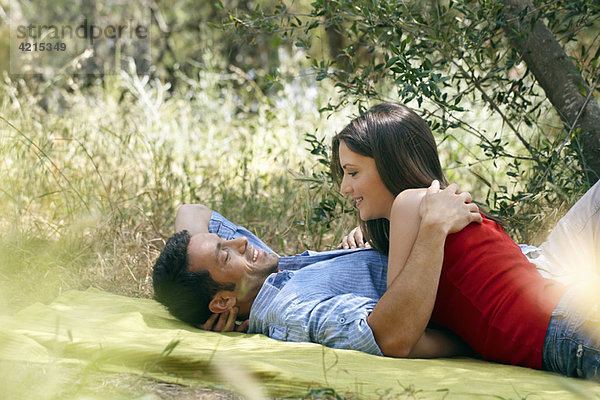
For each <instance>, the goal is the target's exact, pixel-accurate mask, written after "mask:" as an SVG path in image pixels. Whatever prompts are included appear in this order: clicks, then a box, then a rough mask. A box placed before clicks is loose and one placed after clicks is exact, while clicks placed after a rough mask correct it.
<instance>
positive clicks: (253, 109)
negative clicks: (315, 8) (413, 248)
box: [0, 52, 501, 398]
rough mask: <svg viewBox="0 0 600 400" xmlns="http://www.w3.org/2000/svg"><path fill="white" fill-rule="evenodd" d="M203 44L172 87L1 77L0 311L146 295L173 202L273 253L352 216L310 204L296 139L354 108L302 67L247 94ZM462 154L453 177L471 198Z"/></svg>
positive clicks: (307, 169) (316, 193) (134, 80)
mask: <svg viewBox="0 0 600 400" xmlns="http://www.w3.org/2000/svg"><path fill="white" fill-rule="evenodd" d="M211 56H212V55H211V54H209V53H208V52H207V54H205V57H206V60H204V61H205V64H206V65H208V67H207V68H206V69H205V70H203V71H201V72H200V73H199V75H198V76H195V77H180V78H181V79H180V80H179V81H178V82H177V86H176V87H175V88H171V87H170V85H169V84H167V83H165V82H161V81H158V80H149V79H147V78H144V77H139V76H137V75H136V74H135V71H134V70H133V69H132V68H130V69H128V70H127V71H122V73H121V74H120V75H113V76H105V77H104V79H103V80H98V81H95V82H92V83H91V84H88V83H84V81H78V80H77V79H74V78H72V77H71V75H69V71H68V70H67V71H65V72H64V73H63V74H62V75H57V76H56V77H54V78H53V79H52V81H51V82H50V83H45V82H42V81H37V80H36V79H35V78H34V77H28V78H27V79H26V80H22V79H16V78H15V79H13V78H10V77H9V76H8V75H4V78H3V81H2V82H1V83H0V206H1V207H2V210H3V212H2V213H0V314H3V313H12V312H14V311H16V310H19V309H21V308H23V307H25V306H27V305H28V304H31V303H33V302H37V301H41V302H49V301H51V300H52V299H53V298H55V297H56V296H57V295H58V294H60V293H61V292H62V291H65V290H68V289H73V288H74V289H85V288H88V287H96V288H99V289H102V290H106V291H109V292H113V293H117V294H122V295H126V296H133V297H146V298H147V297H151V296H152V288H151V287H152V285H151V274H152V266H153V263H154V261H155V259H156V257H157V256H158V253H159V251H160V249H161V248H162V245H163V244H164V242H165V240H166V239H167V238H168V237H169V236H170V235H171V234H172V230H173V222H174V216H175V210H176V208H177V206H178V205H180V204H182V203H196V202H199V203H204V204H207V205H208V206H210V207H211V208H213V209H215V210H217V211H219V212H221V213H222V214H224V215H225V216H227V217H228V218H230V219H231V220H233V221H235V222H237V223H240V224H243V225H246V226H247V227H250V228H251V229H252V230H254V231H255V232H256V233H257V234H258V235H259V236H260V237H261V238H263V239H264V240H265V242H267V243H269V244H270V245H271V246H272V247H273V248H274V250H275V251H277V252H279V253H281V254H295V253H297V252H301V251H303V250H305V249H306V248H312V249H327V248H330V247H332V246H335V245H336V244H337V242H338V240H339V238H340V237H341V235H342V233H343V232H346V231H347V230H348V229H349V228H350V227H352V226H354V224H355V223H354V221H353V218H352V217H351V216H349V215H345V216H341V217H339V218H337V219H335V220H333V221H332V222H331V225H327V224H326V223H325V222H327V221H326V218H325V220H324V219H323V216H322V215H321V216H320V215H319V214H318V213H316V211H315V207H319V204H320V202H321V201H322V200H323V199H324V198H327V197H328V196H329V193H328V190H329V189H330V188H328V187H323V186H322V185H320V184H319V182H318V180H317V181H314V180H312V179H311V177H312V174H313V172H312V171H317V172H318V171H319V170H320V169H322V168H323V166H322V165H321V164H320V163H319V161H318V158H319V156H318V155H315V154H311V152H310V151H308V150H307V147H309V146H308V144H307V142H306V141H305V138H306V135H307V134H315V133H316V134H317V136H318V137H323V136H325V137H328V136H330V135H331V134H333V133H334V132H335V131H336V130H339V128H340V127H342V126H343V125H345V123H346V122H347V121H348V116H349V115H350V114H351V113H352V112H353V110H350V109H347V110H343V111H341V112H338V113H336V114H334V115H332V116H327V115H322V114H319V112H318V109H319V107H321V106H324V105H326V104H327V102H328V101H329V99H330V97H334V96H335V94H334V92H333V89H331V88H327V87H326V86H325V85H322V86H320V87H319V89H318V90H317V89H316V86H315V83H314V82H313V78H312V77H311V76H308V77H306V78H296V79H295V80H293V81H290V82H284V83H283V84H282V85H279V86H278V87H276V88H275V89H273V92H272V93H267V94H259V93H256V90H257V89H256V88H255V87H253V86H251V85H249V84H248V82H247V81H246V80H247V79H248V77H247V76H245V75H244V74H239V73H236V72H235V71H233V72H232V71H227V72H222V71H220V70H218V69H217V68H216V67H215V68H211V67H210V65H211V62H210V59H211ZM297 62H298V60H297V59H294V58H291V59H290V60H289V63H290V64H294V63H297ZM282 68H283V67H282ZM458 143H459V145H458V147H457V142H456V141H454V142H452V141H446V142H445V143H444V144H443V146H445V147H443V149H446V150H447V154H452V159H458V160H463V161H464V160H466V158H465V157H463V156H461V151H462V152H464V153H465V154H468V153H470V152H471V149H470V146H471V145H472V144H469V140H468V139H467V138H463V141H462V142H460V141H459V142H458ZM442 151H444V150H442ZM451 152H453V153H451ZM466 165H467V163H466V162H464V163H463V164H462V167H461V166H458V167H455V168H453V169H452V170H451V172H450V174H449V177H450V179H451V180H458V181H461V182H465V181H466V182H467V183H466V184H467V185H470V187H467V189H469V190H471V191H474V192H475V194H476V197H477V193H478V189H477V186H476V185H477V180H476V178H474V177H473V176H472V175H471V174H469V172H468V168H467V167H466ZM492 173H494V172H493V171H492ZM495 173H497V174H498V177H497V179H498V180H501V178H500V177H499V175H500V174H501V171H496V172H495ZM299 177H300V178H305V179H298V178H299ZM479 193H480V194H481V193H482V192H479ZM117 380H118V381H119V382H120V383H119V384H117V386H118V387H121V388H122V387H125V386H128V385H129V383H127V382H128V381H127V379H126V378H123V379H117ZM123 382H125V383H123ZM136 382H138V383H139V380H138V381H136ZM147 386H148V384H147V383H145V384H144V385H141V386H140V388H141V389H140V390H141V391H146V390H145V389H144V388H146V387H147ZM190 390H192V389H190ZM193 390H196V389H193ZM193 390H192V391H193ZM150 391H154V392H156V391H155V390H154V389H150ZM138 393H139V392H138ZM190 393H191V392H190ZM188 394H189V393H188ZM177 395H178V396H179V397H181V395H182V393H181V392H179V393H178V394H177ZM307 396H309V397H317V398H323V397H325V398H334V397H336V395H335V394H332V393H311V394H308V395H307ZM161 397H162V396H161ZM190 397H192V395H190Z"/></svg>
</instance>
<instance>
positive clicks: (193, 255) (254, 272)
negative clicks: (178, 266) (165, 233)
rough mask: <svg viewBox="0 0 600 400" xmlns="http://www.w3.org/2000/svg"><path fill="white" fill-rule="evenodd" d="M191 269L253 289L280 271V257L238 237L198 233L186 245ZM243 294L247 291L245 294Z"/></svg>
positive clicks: (240, 286)
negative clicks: (230, 237)
mask: <svg viewBox="0 0 600 400" xmlns="http://www.w3.org/2000/svg"><path fill="white" fill-rule="evenodd" d="M187 254H188V270H189V271H192V272H193V271H200V270H206V271H208V272H209V273H210V276H211V278H212V279H213V280H215V281H216V282H219V283H235V284H236V290H242V291H250V290H253V289H254V288H256V287H260V286H262V284H263V282H264V280H265V279H266V277H267V276H269V275H270V274H271V273H273V272H277V265H278V262H279V259H278V257H277V256H276V255H275V254H273V253H267V252H265V251H264V250H261V249H255V248H254V247H253V246H251V245H249V244H248V239H246V238H245V237H239V238H236V239H232V240H225V239H222V238H221V237H219V236H218V235H216V234H214V233H199V234H196V235H194V236H192V238H191V239H190V243H189V244H188V248H187ZM242 295H244V293H242Z"/></svg>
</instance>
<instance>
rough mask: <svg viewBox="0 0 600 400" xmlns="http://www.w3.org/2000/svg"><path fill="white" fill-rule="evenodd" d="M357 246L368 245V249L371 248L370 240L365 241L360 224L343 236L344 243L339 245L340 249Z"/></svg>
mask: <svg viewBox="0 0 600 400" xmlns="http://www.w3.org/2000/svg"><path fill="white" fill-rule="evenodd" d="M357 247H366V248H367V249H370V248H371V244H370V243H369V242H366V243H365V240H364V237H363V233H362V230H361V229H360V226H357V227H356V228H354V229H352V230H351V231H350V233H348V234H347V235H346V236H344V237H343V238H342V243H340V244H339V245H338V247H337V248H338V249H344V250H347V249H355V248H357Z"/></svg>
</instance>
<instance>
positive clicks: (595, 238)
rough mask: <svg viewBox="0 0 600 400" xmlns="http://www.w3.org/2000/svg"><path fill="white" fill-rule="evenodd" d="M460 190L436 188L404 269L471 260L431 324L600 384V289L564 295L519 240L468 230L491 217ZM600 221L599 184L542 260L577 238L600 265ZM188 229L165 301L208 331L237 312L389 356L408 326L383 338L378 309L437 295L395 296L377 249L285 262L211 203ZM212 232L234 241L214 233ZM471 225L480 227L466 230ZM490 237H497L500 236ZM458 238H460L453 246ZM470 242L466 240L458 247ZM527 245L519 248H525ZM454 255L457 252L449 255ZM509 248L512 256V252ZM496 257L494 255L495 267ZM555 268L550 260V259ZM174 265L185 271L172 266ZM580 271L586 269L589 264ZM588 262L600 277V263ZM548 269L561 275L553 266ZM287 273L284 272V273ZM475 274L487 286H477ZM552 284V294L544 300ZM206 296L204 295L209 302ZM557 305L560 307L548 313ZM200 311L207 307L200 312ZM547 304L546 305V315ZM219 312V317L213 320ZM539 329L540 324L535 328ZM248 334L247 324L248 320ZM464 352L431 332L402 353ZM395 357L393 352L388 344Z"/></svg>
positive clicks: (160, 292)
mask: <svg viewBox="0 0 600 400" xmlns="http://www.w3.org/2000/svg"><path fill="white" fill-rule="evenodd" d="M455 191H456V186H455V185H451V186H450V187H449V188H447V189H445V190H444V191H439V189H437V188H436V187H435V184H434V185H432V187H430V188H429V190H428V193H427V195H426V196H425V197H424V200H423V202H422V203H421V207H420V210H419V212H420V215H421V218H422V223H421V226H420V228H419V231H418V234H417V239H416V241H415V244H414V246H413V248H412V250H411V253H410V256H409V258H408V260H407V263H406V264H405V269H409V267H410V269H411V270H418V269H419V268H420V267H424V266H427V267H431V265H433V264H441V263H442V261H441V260H442V259H443V258H446V259H447V260H452V259H457V258H462V259H463V261H461V267H460V268H453V267H443V268H441V278H440V279H441V280H440V284H439V290H438V293H437V299H435V301H436V305H435V307H434V309H433V312H432V321H433V322H437V323H439V324H441V325H443V326H445V327H448V328H450V329H452V330H453V331H454V332H455V333H458V334H459V336H460V337H461V338H463V339H465V340H466V341H467V343H469V344H470V345H471V347H473V349H474V350H475V351H476V352H477V353H479V354H480V355H482V356H483V357H484V358H485V359H490V360H494V361H500V362H505V363H510V364H516V365H522V366H529V367H533V368H538V369H540V368H543V369H550V370H554V371H557V372H561V373H563V374H565V375H568V376H583V377H587V378H591V379H600V374H599V372H600V369H599V368H598V367H599V366H600V324H599V321H598V317H599V316H600V312H598V307H599V306H600V303H598V300H599V299H598V297H597V293H596V295H595V296H596V297H595V299H591V302H588V301H587V300H588V299H586V298H585V297H584V296H582V295H583V292H582V291H581V290H579V289H580V287H578V286H577V287H572V288H571V289H573V290H571V289H569V291H568V292H567V294H565V296H563V297H562V298H561V299H560V301H559V300H558V299H559V296H560V294H561V293H564V287H563V286H561V285H560V284H558V283H557V282H556V281H551V280H545V278H542V277H540V276H539V275H537V273H535V268H534V267H532V266H531V264H529V263H527V262H526V261H525V262H523V260H522V255H521V256H520V257H519V255H518V254H516V253H515V247H516V246H515V245H514V242H512V241H509V242H510V243H508V242H506V240H504V239H503V240H502V241H498V244H499V246H496V244H495V243H496V241H495V240H496V239H494V238H493V237H488V236H489V234H488V235H487V236H486V235H484V236H481V235H479V234H478V233H476V232H479V230H478V228H477V227H476V226H475V225H471V226H469V227H467V228H466V229H464V230H462V229H463V228H464V227H466V226H467V225H469V224H470V223H471V222H475V221H476V222H480V221H481V216H480V215H479V214H478V213H477V212H472V211H469V210H468V207H467V206H466V204H465V202H466V200H467V197H468V194H463V195H460V194H456V193H455ZM475 214H476V215H475ZM211 215H212V218H211ZM599 216H600V183H599V184H596V185H595V186H594V187H593V188H592V189H590V191H588V193H586V195H584V196H583V198H582V199H581V200H580V201H579V202H578V203H577V204H576V205H575V206H574V207H573V208H572V209H571V210H570V211H569V213H567V215H566V216H565V217H564V218H563V219H562V220H561V221H560V222H559V224H558V225H557V227H556V228H555V230H554V231H553V232H552V234H551V235H550V237H549V240H548V241H547V243H545V244H544V245H543V246H542V251H541V254H542V255H541V257H542V258H544V257H546V256H548V255H550V254H552V253H551V252H548V250H552V251H553V252H554V253H555V255H556V256H557V257H558V252H557V251H556V250H557V249H556V247H561V248H562V249H564V248H565V247H569V246H565V245H568V244H569V245H571V246H576V245H577V243H578V242H582V243H583V241H585V240H588V241H589V242H590V243H591V246H580V247H577V249H578V250H579V251H580V252H581V254H575V255H571V257H570V258H572V259H579V258H581V257H583V258H582V260H583V259H584V260H587V261H588V264H589V260H597V259H598V258H597V257H596V253H597V252H598V250H599V249H598V246H597V243H600V241H599V240H600V236H599V234H600V224H598V222H599V221H600V220H599V219H598V217H599ZM198 221H202V222H201V223H198ZM488 222H489V221H488ZM181 229H189V230H190V231H191V232H192V234H193V236H191V237H190V234H189V233H187V232H181V233H178V234H176V235H175V236H174V237H173V238H172V239H171V240H169V242H168V243H167V245H166V246H165V250H164V251H163V253H162V254H161V256H160V257H159V260H158V261H157V263H156V266H155V273H154V279H155V281H154V286H155V292H156V298H157V299H158V300H159V301H161V302H163V303H164V304H165V305H167V306H168V307H169V309H170V310H171V312H172V313H173V314H174V315H175V316H177V317H179V318H181V319H182V320H184V321H187V322H190V323H192V324H196V325H198V324H202V323H204V324H203V325H202V327H203V328H205V329H211V328H216V329H222V328H223V329H224V330H232V329H233V321H234V320H235V319H236V318H238V319H241V320H245V319H247V318H249V328H248V332H250V333H263V334H266V335H268V336H270V337H273V338H275V339H280V340H287V341H312V342H317V343H321V344H324V345H326V346H330V347H338V348H347V349H354V350H360V351H364V352H367V353H371V354H378V355H382V349H383V346H382V345H381V343H385V347H386V348H389V347H390V343H391V345H392V346H394V341H395V340H399V342H401V338H402V336H403V335H404V331H405V330H406V329H407V328H406V327H405V326H394V327H393V329H388V330H386V331H385V332H384V334H385V337H383V338H382V337H381V336H379V337H377V338H375V337H374V335H373V331H372V330H371V326H370V320H372V319H373V317H374V316H375V317H376V318H379V319H381V315H376V314H378V310H380V309H383V310H387V314H386V315H385V317H388V318H389V320H390V321H393V320H394V318H393V312H394V310H395V309H396V310H397V309H398V307H396V308H394V305H395V304H396V305H397V304H399V303H400V302H402V304H404V305H405V306H404V307H403V308H404V309H405V308H406V307H412V305H411V299H414V302H415V303H419V302H420V301H421V300H422V299H420V298H419V297H428V296H425V295H423V296H418V295H414V294H413V295H411V296H406V294H405V293H404V292H402V291H398V290H396V289H397V286H396V283H397V282H401V281H402V277H403V276H398V277H397V278H396V279H394V281H393V282H392V284H391V285H390V286H389V289H388V290H387V291H386V289H385V288H386V278H385V276H386V272H387V271H386V268H385V266H386V263H387V261H386V259H385V257H384V256H382V255H380V254H378V253H376V252H374V251H373V250H368V249H354V250H351V251H350V252H348V251H333V252H325V253H311V252H307V253H306V254H303V255H300V256H295V257H282V258H280V259H279V260H277V258H276V256H274V255H273V254H270V253H268V252H266V251H265V250H267V249H268V248H266V246H265V245H264V244H263V243H262V242H260V241H259V240H258V239H256V238H255V237H254V236H253V235H251V234H249V233H248V234H249V235H248V239H246V238H243V237H240V236H242V235H244V234H245V232H247V231H245V230H244V229H243V228H239V227H236V226H235V225H233V224H231V223H229V222H228V221H226V220H224V219H223V218H222V217H221V216H220V215H218V214H217V213H212V212H211V211H210V210H208V209H207V208H205V207H202V206H186V207H183V208H181V209H180V210H179V212H178V215H177V219H176V230H181ZM207 231H210V232H214V233H217V234H219V235H222V236H224V237H225V239H221V238H218V237H217V236H216V235H214V234H213V235H211V234H208V233H205V232H207ZM469 231H470V232H471V233H470V234H464V235H463V232H469ZM457 232H458V233H457ZM489 232H490V234H491V235H492V236H494V235H495V234H494V231H489ZM563 232H564V233H565V234H566V236H567V237H565V234H563ZM450 233H456V234H455V235H452V237H449V238H448V241H447V240H446V237H447V236H448V234H450ZM488 239H490V240H492V241H493V242H490V243H488V247H489V250H490V252H489V254H488V253H485V252H482V251H481V250H482V249H481V248H480V249H479V250H477V251H473V250H472V249H474V247H471V246H472V245H474V244H475V242H477V241H481V240H484V241H485V240H488ZM459 240H462V241H464V243H463V244H462V245H456V243H457V241H459ZM249 241H250V243H249ZM501 242H506V243H504V244H501ZM553 242H558V243H553ZM448 243H450V245H448ZM445 245H446V246H445ZM445 247H446V249H445ZM516 249H517V253H519V254H520V251H519V250H518V247H516ZM444 250H446V251H447V253H448V254H447V257H444V256H446V254H444ZM505 250H506V251H509V253H510V254H509V253H506V254H505V253H503V251H505ZM567 250H568V249H567ZM491 254H493V255H491ZM544 255H546V256H544ZM565 255H566V256H567V257H568V256H569V252H567V253H565V254H563V256H562V257H560V258H561V259H563V258H564V256H565ZM490 257H493V258H494V259H495V260H494V261H493V262H491V263H490V264H487V265H486V263H487V262H488V261H490ZM546 258H547V257H546ZM482 260H483V261H482ZM277 262H278V263H279V269H277ZM445 262H446V260H444V263H445ZM564 262H565V263H567V261H566V260H565V261H564ZM550 264H551V263H547V262H544V265H545V266H548V265H550ZM173 265H179V266H180V268H174V269H172V268H171V267H172V266H173ZM519 265H520V266H519ZM181 267H182V268H181ZM438 267H440V265H438ZM573 268H579V269H581V268H582V266H574V267H573ZM583 268H584V269H587V270H588V272H589V271H594V272H595V273H596V274H597V271H598V264H597V263H592V265H591V266H588V267H583ZM590 268H591V269H590ZM549 269H550V272H552V270H553V269H554V268H553V267H551V268H549ZM277 270H279V271H280V272H278V273H274V271H277ZM554 270H555V269H554ZM178 271H179V272H178ZM519 271H521V272H522V273H523V274H524V275H520V274H519ZM532 271H533V273H532ZM202 275H203V276H205V277H208V276H211V277H212V278H213V279H214V281H213V280H207V279H199V280H201V281H202V282H205V281H207V282H209V283H203V284H204V287H203V288H202V289H196V288H195V286H194V285H193V284H191V283H190V282H192V281H194V280H195V279H196V278H197V277H198V276H202ZM534 275H537V278H536V277H535V276H534ZM473 277H475V278H473ZM588 277H590V278H592V277H593V275H588ZM596 277H597V275H596ZM474 279H475V281H479V282H482V285H481V286H477V285H473V280H474ZM540 280H542V281H540ZM590 280H591V279H590ZM463 282H470V283H468V284H464V283H463ZM532 282H533V283H535V286H536V287H538V289H540V290H537V291H536V290H532V288H531V287H530V286H529V284H530V283H532ZM498 284H500V285H503V286H502V287H503V288H506V289H508V290H509V292H510V296H506V293H507V292H500V291H496V289H497V287H498ZM594 285H595V286H592V288H597V281H596V283H595V284H594ZM169 288H170V290H168V289H169ZM545 291H549V292H552V293H553V294H552V295H551V296H550V297H545V298H542V297H538V296H539V295H542V292H545ZM207 293H208V295H207V296H206V294H207ZM390 293H394V294H392V295H391V294H390ZM201 295H205V297H204V298H203V299H201V297H202V296H201ZM434 296H435V294H434ZM515 296H516V297H515ZM185 298H188V299H189V300H188V304H189V306H186V305H185V302H184V301H183V299H185ZM434 298H435V297H434ZM544 299H545V300H544ZM556 302H558V305H556ZM551 303H552V304H551ZM182 304H184V305H183V306H181V305H182ZM555 305H556V308H554V309H553V308H549V307H554V306H555ZM180 306H181V307H180ZM195 306H196V307H195ZM376 306H377V307H376ZM521 306H524V307H526V308H522V307H521ZM194 307H195V308H196V311H194V312H190V311H189V310H190V309H192V308H194ZM539 307H542V308H543V311H541V312H539V311H536V309H537V308H539ZM207 309H208V310H207ZM506 310H509V311H506ZM211 312H212V313H214V314H213V316H212V317H210V318H209V316H210V314H211ZM390 312H391V313H392V314H390ZM217 314H219V315H220V316H219V317H217ZM550 314H551V315H550ZM524 315H527V317H523V316H524ZM217 318H218V322H217V323H216V326H214V323H215V321H216V319H217ZM207 319H208V320H207ZM548 319H549V320H550V322H548ZM498 320H500V321H501V322H502V323H507V325H508V326H504V328H506V329H501V328H502V327H503V325H498V324H497V323H495V322H497V321H498ZM204 321H206V322H204ZM531 326H534V327H535V332H534V331H532V330H531V328H530V327H531ZM239 329H240V330H243V329H245V326H244V325H242V326H241V327H240V328H239ZM380 332H381V331H380ZM398 338H400V339H398ZM542 345H543V346H542ZM464 351H465V347H464V346H463V345H462V344H461V342H460V341H457V340H455V338H453V337H452V336H450V335H448V334H446V333H445V332H441V331H436V330H433V329H426V330H425V332H424V333H423V334H422V335H421V336H420V338H419V339H418V340H417V342H416V343H415V344H414V345H413V346H411V347H410V348H400V350H398V351H394V353H393V354H391V355H393V356H396V357H441V356H450V355H455V354H459V353H460V352H464ZM542 352H543V353H544V356H543V359H542ZM384 353H385V354H386V355H390V354H389V353H387V352H386V351H385V350H384ZM558 353H560V354H561V355H558ZM563 360H564V361H563Z"/></svg>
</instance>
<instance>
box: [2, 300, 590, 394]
mask: <svg viewBox="0 0 600 400" xmlns="http://www.w3.org/2000/svg"><path fill="white" fill-rule="evenodd" d="M98 374H100V376H104V377H105V379H108V378H106V377H110V376H111V375H119V374H128V375H131V374H133V375H135V376H140V377H144V378H151V379H155V380H159V381H166V382H173V383H179V384H184V385H203V386H217V387H224V388H228V389H231V390H235V391H238V392H239V393H241V394H242V395H243V396H245V397H247V398H253V397H254V398H257V397H260V396H261V394H262V395H266V396H294V395H296V396H298V395H306V394H307V393H309V392H310V391H313V393H318V392H319V391H321V390H324V389H326V390H328V392H327V393H329V394H332V393H336V394H337V395H339V396H344V397H352V398H388V397H387V396H390V398H396V397H397V396H399V397H400V398H405V397H406V398H424V399H469V398H474V399H499V398H504V399H523V398H527V399H576V398H582V396H585V397H586V398H593V399H597V398H600V385H599V384H596V383H592V382H587V381H582V380H577V379H572V378H564V377H560V376H558V375H556V374H552V373H547V372H542V371H536V370H532V369H527V368H520V367H512V366H507V365H501V364H497V363H491V362H485V361H480V360H474V359H469V358H455V359H436V360H405V359H393V358H384V357H376V356H371V355H367V354H363V353H360V352H356V351H350V350H334V349H330V348H326V347H323V346H320V345H318V344H313V343H286V342H280V341H276V340H273V339H270V338H267V337H265V336H262V335H247V334H239V333H214V332H206V331H202V330H199V329H194V328H192V327H190V326H188V325H186V324H184V323H182V322H180V321H178V320H176V319H174V318H173V317H171V316H170V315H169V313H168V312H167V311H166V310H165V309H164V308H163V307H162V306H161V305H160V304H158V303H157V302H155V301H153V300H147V299H136V298H128V297H122V296H117V295H114V294H109V293H105V292H101V291H97V290H91V289H90V290H87V291H69V292H67V293H64V294H62V295H61V296H59V297H58V298H57V299H56V300H55V301H54V302H53V303H51V304H50V305H44V304H34V305H32V306H30V307H27V308H25V309H23V310H21V311H20V312H17V313H15V314H13V315H10V316H0V399H9V398H11V399H12V398H23V399H53V398H105V397H103V393H102V389H101V388H102V385H99V386H98V385H96V386H93V385H92V386H90V387H94V389H93V393H89V391H88V392H86V390H85V389H86V387H87V384H86V383H85V382H86V377H89V376H92V375H93V376H98ZM82 382H83V383H82ZM77 385H79V386H77ZM66 387H67V388H70V391H69V390H65V388H66ZM78 387H79V388H80V389H81V390H79V391H78V390H76V389H77V388H78ZM98 388H99V389H98ZM334 391H335V392H334ZM81 393H86V394H85V395H84V394H81Z"/></svg>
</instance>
